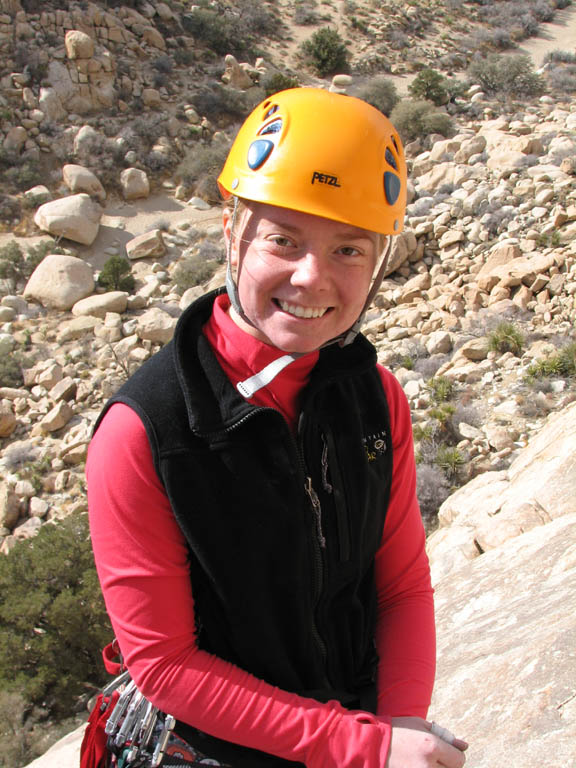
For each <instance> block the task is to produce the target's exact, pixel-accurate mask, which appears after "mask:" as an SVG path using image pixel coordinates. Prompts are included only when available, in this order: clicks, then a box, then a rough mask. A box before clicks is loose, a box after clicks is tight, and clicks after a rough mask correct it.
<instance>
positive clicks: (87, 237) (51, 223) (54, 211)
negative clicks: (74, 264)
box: [34, 193, 102, 245]
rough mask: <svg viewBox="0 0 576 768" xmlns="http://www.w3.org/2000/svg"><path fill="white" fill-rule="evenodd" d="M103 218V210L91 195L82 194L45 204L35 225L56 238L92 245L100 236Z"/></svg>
mask: <svg viewBox="0 0 576 768" xmlns="http://www.w3.org/2000/svg"><path fill="white" fill-rule="evenodd" d="M101 216H102V209H101V208H100V206H99V205H98V204H97V203H95V202H94V201H93V200H92V199H91V197H90V195H87V194H85V193H80V194H78V195H70V196H69V197H63V198H61V199H60V200H52V201H51V202H49V203H44V205H41V206H40V208H38V210H37V211H36V215H35V216H34V223H35V224H36V225H37V226H38V227H40V229H42V230H44V232H49V233H50V234H51V235H54V236H56V237H66V238H68V239H69V240H73V241H74V242H75V243H82V244H83V245H92V243H93V242H94V240H95V239H96V235H97V234H98V226H99V224H100V218H101Z"/></svg>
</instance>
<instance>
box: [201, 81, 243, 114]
mask: <svg viewBox="0 0 576 768" xmlns="http://www.w3.org/2000/svg"><path fill="white" fill-rule="evenodd" d="M192 104H193V105H194V108H195V109H196V111H197V112H198V114H200V115H205V116H206V117H207V118H208V119H210V120H213V119H220V118H222V117H228V118H232V119H243V118H244V117H246V115H247V114H248V112H249V111H250V104H249V102H248V98H247V96H246V94H245V93H243V92H242V91H238V90H236V89H235V88H229V87H226V86H224V85H219V84H217V83H215V84H213V85H211V86H210V87H209V88H200V89H199V90H198V91H196V93H194V95H193V96H192Z"/></svg>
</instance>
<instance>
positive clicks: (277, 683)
mask: <svg viewBox="0 0 576 768" xmlns="http://www.w3.org/2000/svg"><path fill="white" fill-rule="evenodd" d="M219 184H220V188H221V190H222V193H223V196H224V197H225V198H226V199H227V200H228V201H229V206H228V207H227V208H226V209H225V210H224V213H223V227H224V236H225V240H226V243H227V248H228V279H227V292H226V293H223V292H216V293H214V294H209V295H207V296H204V297H202V298H201V299H199V300H198V301H197V302H195V303H194V304H193V305H192V306H191V307H189V308H188V309H187V310H186V311H185V313H184V314H183V315H182V317H181V319H180V321H179V323H178V326H177V329H176V333H175V336H174V339H173V341H172V342H171V343H170V344H168V345H167V346H166V347H164V348H163V349H162V350H161V351H160V352H159V353H158V354H157V355H155V356H154V357H153V358H152V359H151V360H150V361H148V362H147V363H146V364H145V365H144V366H143V367H142V368H141V369H140V370H139V371H138V372H137V373H136V374H135V375H134V376H133V377H132V379H131V380H130V381H129V382H128V383H127V384H126V385H125V386H124V387H123V388H122V389H121V390H120V391H119V393H118V394H117V395H116V396H115V397H114V398H113V399H112V400H111V401H110V403H108V405H107V406H106V408H105V410H104V413H103V414H102V416H101V417H100V420H99V423H98V425H97V432H96V434H95V436H94V438H93V441H92V444H91V447H90V452H89V461H88V467H87V475H88V493H89V505H90V515H91V526H92V537H93V545H94V552H95V557H96V563H97V567H98V572H99V576H100V580H101V583H102V587H103V591H104V596H105V600H106V604H107V607H108V610H109V613H110V616H111V619H112V623H113V626H114V630H115V632H116V636H117V639H118V642H119V645H120V648H121V650H122V653H123V657H124V660H125V663H126V665H127V667H128V670H129V671H130V674H131V676H132V678H133V680H134V681H135V683H136V685H137V686H138V689H139V690H140V691H141V692H142V694H143V695H144V696H145V697H147V699H149V700H150V701H151V702H152V703H153V704H154V705H155V706H157V707H159V708H160V709H161V710H163V711H165V712H166V711H168V712H170V713H171V714H172V715H174V717H175V718H176V719H177V721H178V724H177V727H176V731H177V733H178V735H179V736H181V737H182V738H184V739H186V741H187V742H188V743H189V744H191V745H192V746H193V747H194V748H195V749H196V750H198V752H199V753H200V754H201V755H203V756H204V758H201V757H199V758H198V759H197V764H211V765H222V766H231V767H232V768H240V767H241V766H247V767H248V766H250V768H259V767H260V766H262V768H264V767H265V766H281V765H305V766H308V767H309V768H356V767H358V768H378V767H381V768H383V767H384V766H387V767H388V768H406V766H410V768H420V766H422V767H424V766H446V768H460V767H461V766H462V765H463V764H464V756H463V752H462V750H463V749H465V748H466V744H465V743H464V742H462V741H460V740H457V739H454V738H453V737H452V736H451V734H449V733H448V732H446V731H444V729H439V728H437V727H436V728H433V727H432V724H430V723H429V722H427V721H426V720H425V719H424V718H425V716H426V712H427V708H428V705H429V702H430V695H431V690H432V685H433V676H434V620H433V603H432V590H431V587H430V578H429V569H428V562H427V559H426V555H425V552H424V532H423V528H422V524H421V520H420V515H419V510H418V505H417V501H416V497H415V468H414V459H413V445H412V436H411V425H410V415H409V411H408V406H407V402H406V400H405V398H404V396H403V393H402V390H401V388H400V387H399V385H398V384H397V382H396V381H395V379H394V378H393V377H392V376H391V374H389V373H388V372H387V371H386V370H384V369H383V368H381V367H380V366H378V365H377V364H376V355H375V351H374V349H373V347H372V346H371V345H370V344H369V343H368V342H367V341H366V340H365V339H364V338H363V337H362V336H360V335H358V331H359V328H360V325H361V323H362V317H363V314H364V312H365V311H366V309H367V307H368V305H369V303H370V301H371V299H372V298H373V296H374V294H375V292H376V291H377V289H378V285H379V283H380V281H381V276H382V274H383V273H384V265H383V264H382V263H381V262H382V259H381V251H382V250H383V248H384V250H386V251H387V250H388V248H389V241H390V236H391V235H393V234H395V233H398V232H400V231H401V229H402V220H403V215H404V208H405V199H406V171H405V162H404V158H403V154H402V148H401V143H400V140H399V138H398V135H397V134H396V132H395V130H394V129H393V127H392V126H391V125H390V123H389V122H388V120H387V119H386V118H385V117H384V116H383V115H382V114H381V113H380V112H378V111H377V110H375V109H374V108H372V107H371V106H369V105H367V104H366V103H364V102H362V101H360V100H358V99H354V98H351V97H348V96H342V95H336V94H331V93H328V92H326V91H322V90H317V89H293V90H289V91H284V92H282V93H278V94H275V95H274V96H272V97H270V98H269V99H267V100H266V101H265V102H264V103H263V104H261V105H259V106H258V107H257V108H256V109H255V110H254V112H253V113H252V114H251V115H250V116H249V118H248V119H247V120H246V122H245V123H244V125H243V126H242V128H241V129H240V132H239V134H238V136H237V138H236V140H235V142H234V145H233V147H232V149H231V151H230V154H229V157H228V159H227V161H226V164H225V167H224V169H223V171H222V173H221V175H220V177H219ZM375 273H376V275H375ZM432 731H435V733H433V732H432ZM436 734H439V735H436ZM442 736H443V737H444V738H441V737H442ZM449 742H453V743H449ZM203 760H204V762H203ZM206 761H208V763H207V762H206Z"/></svg>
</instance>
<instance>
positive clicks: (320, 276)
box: [291, 250, 328, 290]
mask: <svg viewBox="0 0 576 768" xmlns="http://www.w3.org/2000/svg"><path fill="white" fill-rule="evenodd" d="M326 267H327V265H326V262H325V260H324V259H323V257H322V256H321V255H320V254H319V253H317V252H316V251H313V250H307V251H305V252H304V253H302V254H301V256H300V258H299V259H298V260H297V261H296V262H295V263H294V270H293V272H292V277H291V283H292V285H294V286H298V287H301V288H314V289H315V290H321V289H322V288H323V287H325V286H326V284H327V282H328V274H327V268H326Z"/></svg>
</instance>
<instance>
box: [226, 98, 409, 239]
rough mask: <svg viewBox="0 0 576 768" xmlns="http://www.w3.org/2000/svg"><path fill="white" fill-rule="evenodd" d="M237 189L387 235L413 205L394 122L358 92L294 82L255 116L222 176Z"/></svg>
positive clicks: (229, 190) (230, 192) (231, 192)
mask: <svg viewBox="0 0 576 768" xmlns="http://www.w3.org/2000/svg"><path fill="white" fill-rule="evenodd" d="M218 185H219V187H220V191H221V193H222V195H223V197H224V199H228V198H229V197H231V196H234V197H239V198H244V199H246V200H254V201H256V202H261V203H268V204H270V205H277V206H279V207H281V208H291V209H294V210H297V211H302V212H304V213H311V214H313V215H315V216H322V217H324V218H327V219H334V220H336V221H342V222H345V223H347V224H352V225H353V226H357V227H361V228H363V229H368V230H371V231H372V232H379V233H381V234H385V235H395V234H398V233H399V232H400V231H401V230H402V228H403V225H404V213H405V209H406V162H405V159H404V152H403V149H402V143H401V141H400V137H399V136H398V132H397V131H396V130H395V128H394V126H393V125H392V123H391V122H390V121H389V120H388V118H387V117H385V116H384V115H383V114H382V113H381V112H379V111H378V110H377V109H376V108H375V107H372V106H370V104H367V103H366V102H365V101H362V100H361V99H357V98H354V97H353V96H345V95H342V94H336V93H330V92H329V91H325V90H322V89H319V88H292V89H290V90H287V91H281V92H279V93H275V94H274V95H273V96H270V97H268V98H267V99H265V100H264V101H263V102H262V103H261V104H259V105H258V106H257V107H256V108H255V109H254V111H253V112H252V113H251V114H250V115H249V116H248V118H247V119H246V121H245V122H244V124H243V125H242V127H241V128H240V131H239V132H238V135H237V136H236V139H235V141H234V143H233V145H232V148H231V149H230V152H229V154H228V158H227V160H226V163H225V165H224V168H223V169H222V172H221V174H220V176H219V177H218Z"/></svg>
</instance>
